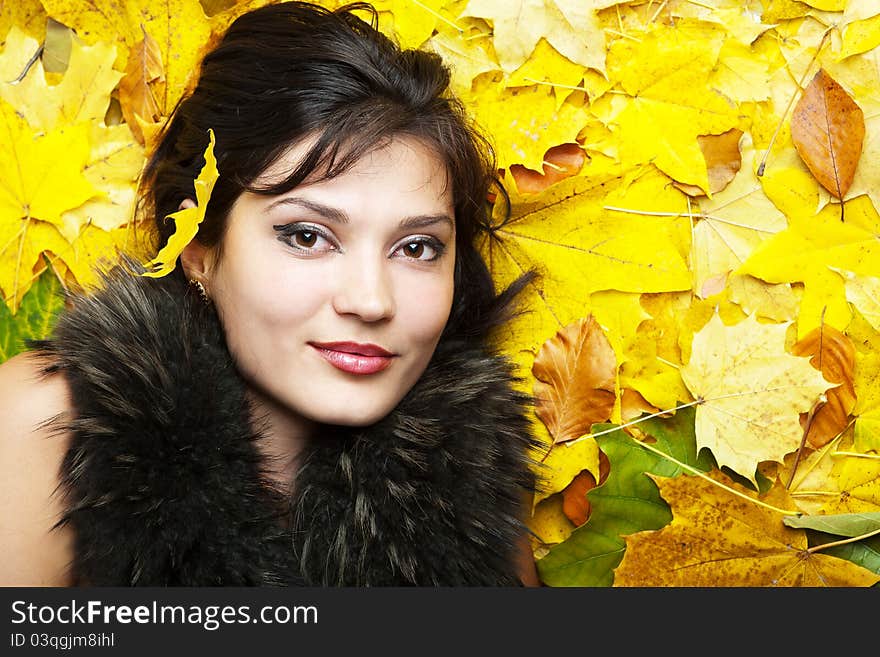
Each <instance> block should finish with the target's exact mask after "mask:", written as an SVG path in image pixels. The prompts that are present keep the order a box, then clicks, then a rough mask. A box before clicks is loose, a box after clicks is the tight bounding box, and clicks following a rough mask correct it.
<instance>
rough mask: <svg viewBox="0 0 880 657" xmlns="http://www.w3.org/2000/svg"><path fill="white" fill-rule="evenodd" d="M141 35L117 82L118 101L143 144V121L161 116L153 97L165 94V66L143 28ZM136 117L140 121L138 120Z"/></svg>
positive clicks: (133, 131) (154, 120)
mask: <svg viewBox="0 0 880 657" xmlns="http://www.w3.org/2000/svg"><path fill="white" fill-rule="evenodd" d="M143 34H144V38H143V39H142V40H141V41H140V42H138V43H137V45H135V46H134V47H133V48H132V49H131V51H130V52H129V56H128V65H127V66H126V68H125V77H123V78H122V80H120V81H119V104H120V106H121V107H122V115H123V116H124V117H125V122H126V123H128V125H129V127H130V128H131V131H132V133H134V135H135V137H137V139H138V141H139V142H140V143H141V144H142V145H143V144H144V143H145V138H144V131H143V128H142V127H141V122H143V123H148V124H149V123H154V122H156V121H158V120H159V119H160V118H161V117H162V109H161V108H160V107H159V103H158V101H157V100H156V97H157V96H159V97H164V96H165V89H164V87H165V67H164V65H163V64H162V51H161V50H160V49H159V44H158V43H156V40H155V39H153V37H151V36H150V35H149V33H147V32H146V31H144V33H143ZM136 117H139V118H140V120H141V121H138V120H137V118H136Z"/></svg>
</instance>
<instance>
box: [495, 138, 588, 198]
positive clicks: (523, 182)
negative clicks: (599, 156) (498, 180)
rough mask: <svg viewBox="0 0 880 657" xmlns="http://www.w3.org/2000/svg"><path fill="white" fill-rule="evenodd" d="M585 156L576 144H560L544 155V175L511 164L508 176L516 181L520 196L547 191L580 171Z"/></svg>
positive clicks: (519, 165)
mask: <svg viewBox="0 0 880 657" xmlns="http://www.w3.org/2000/svg"><path fill="white" fill-rule="evenodd" d="M586 159H587V156H586V154H585V153H584V150H583V149H582V148H581V147H580V145H578V144H560V145H559V146H554V147H553V148H551V149H549V150H548V151H547V153H546V154H545V155H544V164H543V169H544V173H543V174H541V173H538V172H537V171H534V170H532V169H527V168H526V167H524V166H523V165H522V164H513V165H511V167H510V175H511V176H513V179H514V180H515V181H516V188H517V190H518V191H519V193H520V194H535V193H537V192H541V191H543V190H545V189H547V188H548V187H549V186H550V185H552V184H553V183H556V182H559V181H560V180H562V179H563V178H568V177H569V176H573V175H575V174H576V173H578V172H579V171H580V170H581V167H582V166H583V165H584V161H586Z"/></svg>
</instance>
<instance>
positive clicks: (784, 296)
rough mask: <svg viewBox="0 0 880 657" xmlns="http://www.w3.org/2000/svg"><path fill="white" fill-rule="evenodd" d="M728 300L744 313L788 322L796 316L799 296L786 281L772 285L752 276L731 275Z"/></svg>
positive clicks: (728, 282) (728, 284)
mask: <svg viewBox="0 0 880 657" xmlns="http://www.w3.org/2000/svg"><path fill="white" fill-rule="evenodd" d="M727 287H728V289H729V290H730V300H731V301H732V302H733V303H735V304H737V305H738V306H740V307H741V308H742V309H743V313H745V314H746V315H755V316H756V317H763V318H764V319H769V320H772V321H774V322H790V321H793V320H794V319H795V318H796V317H797V309H798V306H799V305H800V296H799V295H798V293H797V292H795V290H794V289H793V288H792V286H791V285H789V284H788V283H779V284H777V285H772V284H770V283H766V282H764V281H762V280H760V279H758V278H755V277H754V276H741V275H738V276H731V277H730V278H729V279H728V281H727Z"/></svg>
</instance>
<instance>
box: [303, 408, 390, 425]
mask: <svg viewBox="0 0 880 657" xmlns="http://www.w3.org/2000/svg"><path fill="white" fill-rule="evenodd" d="M395 405H396V402H395V404H390V405H388V404H385V405H381V406H370V407H369V408H362V409H361V408H357V407H352V405H346V406H344V407H342V408H335V409H334V408H330V409H324V413H322V414H321V416H320V417H315V418H313V419H314V420H316V421H318V422H321V423H323V424H336V425H339V426H343V427H366V426H369V425H371V424H375V423H376V422H378V421H379V420H381V419H382V418H384V417H385V416H386V415H388V414H389V413H390V412H391V411H392V410H394V406H395Z"/></svg>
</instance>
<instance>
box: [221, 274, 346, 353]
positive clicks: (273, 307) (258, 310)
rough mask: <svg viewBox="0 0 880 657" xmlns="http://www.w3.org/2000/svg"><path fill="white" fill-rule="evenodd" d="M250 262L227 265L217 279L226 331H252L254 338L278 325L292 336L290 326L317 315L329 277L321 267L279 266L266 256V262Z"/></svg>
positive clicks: (276, 327)
mask: <svg viewBox="0 0 880 657" xmlns="http://www.w3.org/2000/svg"><path fill="white" fill-rule="evenodd" d="M247 262H249V263H251V264H249V266H248V267H247V268H244V269H241V270H235V269H232V268H228V269H226V270H225V271H224V272H223V273H222V275H221V277H220V278H219V280H218V284H219V285H220V289H219V290H218V294H219V297H220V298H219V299H218V300H217V302H218V304H219V305H220V310H221V314H223V315H226V317H227V318H228V319H229V321H224V326H225V327H226V330H227V334H229V333H230V332H235V333H250V334H251V337H252V338H253V337H256V336H257V334H258V333H260V332H263V331H273V330H276V329H277V330H279V331H284V332H285V334H286V335H288V336H289V337H293V334H292V333H291V329H293V330H295V329H296V328H297V327H298V326H299V325H301V324H302V323H303V322H305V321H306V320H307V319H308V318H309V317H311V316H312V315H314V314H315V313H316V312H317V311H318V309H319V308H320V306H321V304H322V303H323V302H324V301H325V300H326V296H327V294H328V293H329V291H328V290H327V289H326V285H327V280H328V277H327V276H326V275H322V274H321V272H320V271H318V269H319V268H309V267H301V268H298V267H286V268H285V267H279V266H277V264H276V265H272V264H270V263H268V262H266V259H265V258H263V263H264V264H263V265H255V264H254V263H258V262H260V259H251V260H249V261H247ZM222 311H227V312H225V313H224V312H222ZM228 337H232V338H236V337H241V336H239V335H235V336H228ZM245 337H246V336H245Z"/></svg>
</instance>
